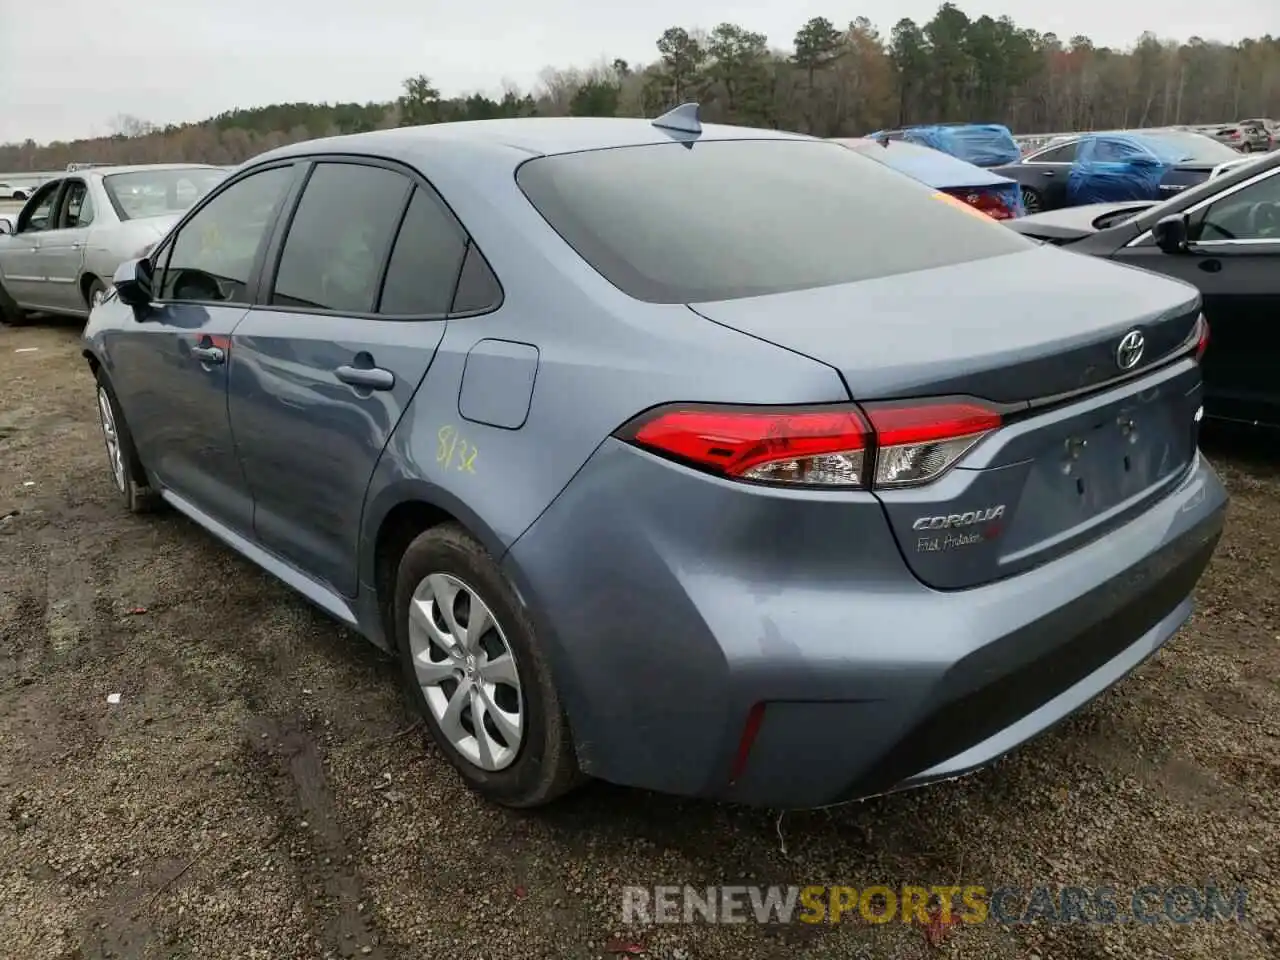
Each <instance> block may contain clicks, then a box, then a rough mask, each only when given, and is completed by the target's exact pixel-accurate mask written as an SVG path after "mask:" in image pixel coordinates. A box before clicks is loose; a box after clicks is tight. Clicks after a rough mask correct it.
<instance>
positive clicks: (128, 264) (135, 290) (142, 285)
mask: <svg viewBox="0 0 1280 960" xmlns="http://www.w3.org/2000/svg"><path fill="white" fill-rule="evenodd" d="M151 279H152V270H151V261H150V260H148V259H147V258H146V257H143V258H142V259H141V260H126V261H125V262H124V263H122V264H120V266H119V267H117V268H116V274H115V276H114V277H113V278H112V280H111V282H112V284H113V285H114V286H115V288H116V296H118V297H119V298H120V301H121V302H122V303H127V304H128V305H129V306H131V307H145V306H146V305H147V304H149V303H150V302H151V298H152V289H151Z"/></svg>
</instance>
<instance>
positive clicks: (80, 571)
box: [0, 323, 1280, 960]
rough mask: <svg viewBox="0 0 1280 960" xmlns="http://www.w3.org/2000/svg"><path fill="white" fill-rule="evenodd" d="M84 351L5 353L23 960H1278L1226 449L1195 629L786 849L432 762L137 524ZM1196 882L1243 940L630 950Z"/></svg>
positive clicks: (1267, 541)
mask: <svg viewBox="0 0 1280 960" xmlns="http://www.w3.org/2000/svg"><path fill="white" fill-rule="evenodd" d="M77 333H78V330H77V329H76V327H75V325H61V324H54V323H50V324H48V325H44V326H33V327H26V328H22V329H16V330H8V329H0V516H5V515H6V514H8V515H9V516H7V518H6V519H4V520H3V521H0V943H3V944H4V945H5V946H4V947H3V948H0V952H3V953H4V954H5V955H7V956H11V957H22V958H24V960H31V958H43V957H50V958H66V960H71V958H77V960H89V958H100V957H101V958H105V957H118V958H120V957H126V958H160V957H164V958H188V957H190V958H195V957H215V958H222V957H228V958H230V957H239V958H264V960H283V958H290V957H299V958H304V957H305V958H320V957H326V958H327V957H347V956H354V957H373V958H406V960H407V958H435V957H445V956H450V957H459V958H464V957H485V958H493V960H497V958H521V957H555V958H566V960H575V958H588V957H599V956H605V955H607V954H609V953H616V952H617V951H618V949H619V948H621V947H631V946H633V945H634V948H635V950H634V951H632V953H631V954H630V955H640V954H637V953H636V952H635V951H639V950H643V951H644V952H643V956H646V957H661V958H669V960H677V958H678V960H703V958H710V960H715V958H733V960H752V958H780V960H781V958H794V957H814V958H818V957H832V958H834V957H848V958H855V957H872V956H880V957H895V958H906V960H910V958H913V957H926V956H946V957H966V958H981V960H1003V958H1026V957H1039V958H1043V960H1049V958H1053V957H1063V958H1076V957H1083V958H1101V957H1114V956H1137V957H1178V958H1214V960H1224V958H1231V957H1235V958H1251V957H1275V956H1276V955H1277V951H1278V950H1280V939H1278V938H1280V909H1278V908H1280V874H1278V873H1277V866H1276V857H1275V854H1276V851H1277V849H1280V843H1278V841H1280V819H1278V816H1277V814H1278V813H1280V761H1278V760H1277V749H1276V748H1277V745H1278V744H1280V719H1278V718H1280V686H1278V685H1277V653H1276V651H1277V643H1276V641H1277V640H1280V590H1278V589H1277V586H1278V584H1277V578H1278V575H1277V565H1276V560H1277V553H1278V552H1280V519H1277V510H1276V507H1277V503H1280V466H1278V465H1277V462H1276V461H1275V460H1272V461H1267V460H1265V459H1259V458H1258V456H1257V455H1256V454H1250V453H1249V451H1248V449H1247V448H1245V447H1242V446H1241V444H1240V443H1239V441H1231V442H1230V443H1228V444H1226V445H1223V446H1221V448H1215V449H1214V451H1213V456H1214V459H1215V461H1216V462H1217V464H1218V465H1219V467H1220V469H1221V470H1222V473H1223V475H1224V476H1225V478H1226V480H1227V483H1228V484H1229V486H1230V487H1231V490H1232V493H1233V494H1234V503H1233V508H1232V514H1231V519H1230V524H1229V528H1228V532H1227V536H1226V538H1225V540H1224V541H1223V543H1222V545H1221V547H1220V548H1219V550H1218V555H1217V557H1216V559H1215V561H1214V563H1213V566H1212V568H1211V570H1210V571H1209V573H1208V575H1207V576H1206V578H1205V579H1204V581H1203V582H1202V584H1201V587H1200V590H1199V606H1198V613H1197V615H1196V617H1195V619H1194V620H1193V621H1192V622H1191V624H1190V625H1189V626H1188V627H1187V628H1186V629H1185V630H1184V631H1183V632H1182V633H1181V634H1180V635H1179V636H1178V637H1177V638H1176V639H1175V640H1174V641H1173V642H1172V643H1171V644H1170V645H1169V646H1168V647H1167V648H1166V649H1165V651H1164V652H1162V653H1161V654H1160V655H1159V656H1158V657H1156V658H1155V659H1153V660H1152V661H1151V662H1150V663H1148V664H1147V665H1146V666H1144V667H1143V668H1142V669H1141V670H1140V671H1138V672H1137V673H1136V674H1135V675H1134V676H1133V677H1131V678H1130V679H1129V680H1128V681H1126V682H1125V683H1123V684H1121V685H1120V687H1119V688H1118V689H1116V690H1114V691H1112V692H1111V693H1110V694H1108V695H1107V696H1104V697H1103V698H1102V699H1101V700H1100V701H1099V702H1097V703H1095V704H1094V705H1092V706H1091V707H1090V708H1088V709H1087V710H1085V711H1084V712H1083V713H1082V714H1080V715H1079V716H1077V717H1076V718H1075V719H1073V720H1072V721H1071V722H1069V723H1067V724H1066V725H1064V726H1063V727H1061V728H1060V729H1058V730H1056V731H1054V732H1052V733H1050V734H1048V735H1046V736H1045V737H1043V738H1041V739H1040V740H1038V741H1036V742H1035V743H1033V744H1030V745H1028V746H1027V747H1026V748H1025V749H1023V750H1021V751H1019V752H1018V753H1016V754H1015V755H1014V756H1012V757H1010V758H1008V759H1006V760H1005V761H1004V762H1002V763H1000V764H998V765H997V766H996V767H995V768H993V769H990V770H987V771H984V772H982V773H979V774H977V775H975V776H972V777H969V778H967V779H964V780H960V781H956V782H953V783H949V784H945V785H942V786H938V787H934V788H930V789H926V790H920V791H914V792H911V793H908V794H904V795H898V796H894V797H889V798H881V799H879V800H874V801H869V802H867V803H864V804H857V805H852V806H848V807H845V808H841V809H836V810H829V811H820V812H813V813H805V814H788V815H787V816H786V817H785V818H783V819H782V820H781V821H779V820H778V819H777V818H776V817H775V816H773V815H771V814H769V813H767V812H758V811H749V810H740V809H733V808H728V807H722V806H716V805H711V804H704V803H693V802H684V801H679V800H674V799H669V798H665V797H656V796H652V795H648V794H644V793H640V792H636V791H628V790H622V789H617V788H612V787H607V786H604V785H592V786H589V787H587V788H586V789H584V790H583V791H581V792H580V793H578V794H575V795H573V796H571V797H570V798H568V799H566V800H565V801H564V802H563V803H561V804H560V805H558V806H556V807H555V808H553V809H551V810H549V811H544V812H539V813H533V814H515V813H510V812H506V811H503V810H499V809H495V808H493V807H490V806H486V805H485V804H483V803H481V802H479V801H477V800H476V799H475V798H474V797H473V796H472V795H471V794H470V793H468V792H467V791H466V790H465V789H463V788H462V787H461V786H460V785H459V783H458V781H457V779H456V778H455V776H454V775H453V774H452V772H451V771H450V769H449V768H448V767H447V765H446V764H445V762H444V761H443V760H442V758H440V757H439V756H438V755H437V754H436V753H435V752H434V751H433V750H432V749H430V748H427V747H424V744H423V742H422V738H421V735H420V732H419V731H418V730H416V729H414V728H413V726H412V724H411V720H410V716H409V714H408V712H407V711H406V710H405V709H404V708H402V706H401V705H400V702H399V699H398V695H397V692H396V689H395V684H394V667H393V665H392V664H391V663H390V662H389V661H388V660H386V659H385V658H384V657H382V656H381V655H380V654H379V653H377V652H376V651H375V650H374V649H373V648H372V647H370V646H368V645H367V644H365V643H364V642H363V641H362V640H360V639H358V638H356V637H355V636H353V635H351V634H349V633H347V632H345V631H344V630H342V629H340V628H339V627H337V626H335V625H334V624H333V623H331V622H329V621H327V620H326V619H324V617H323V616H321V615H320V614H318V613H316V612H314V611H313V610H312V609H311V608H309V607H308V606H307V605H305V604H304V603H303V602H302V601H301V600H299V599H297V598H295V597H294V596H293V595H291V594H290V593H289V592H288V591H287V590H286V589H285V588H284V587H282V586H280V585H278V584H277V583H276V582H275V581H273V580H272V579H270V578H269V577H268V576H266V575H265V574H263V573H260V572H259V571H258V570H257V569H256V568H254V567H252V566H250V565H249V564H248V563H247V562H245V561H242V560H240V559H239V558H238V557H236V556H234V555H232V554H231V553H230V552H229V551H227V550H226V549H224V548H223V547H221V546H220V545H219V544H218V543H216V542H215V541H214V540H213V539H212V538H210V537H209V536H207V535H205V534H204V533H203V532H202V531H200V530H199V529H197V528H196V527H194V526H193V525H191V524H190V523H188V522H186V521H185V520H183V519H181V518H179V517H176V516H173V515H165V514H161V515H158V516H155V517H150V518H137V517H132V516H129V515H127V514H126V513H124V512H123V510H122V509H121V508H120V507H119V506H118V505H117V503H116V502H115V500H114V499H113V491H112V488H111V487H110V484H109V480H108V475H107V470H106V463H105V458H104V454H103V450H102V445H101V441H100V439H99V434H98V427H97V422H96V419H95V414H94V410H93V404H92V400H91V397H92V393H91V379H90V377H89V375H88V372H87V370H86V369H85V366H84V364H83V362H82V361H81V360H80V358H79V356H78V346H77V340H76V337H77ZM30 348H35V349H34V350H31V349H30ZM18 351H21V352H18ZM111 694H120V699H119V702H118V703H114V704H113V703H109V702H108V696H109V695H111ZM1210 880H1216V881H1217V882H1218V883H1219V884H1221V885H1223V886H1226V887H1229V888H1233V887H1234V886H1235V885H1236V884H1245V885H1247V886H1248V889H1249V906H1248V912H1249V917H1248V919H1247V920H1246V921H1245V922H1244V923H1235V922H1217V923H1207V922H1198V923H1192V924H1188V925H1175V924H1171V923H1162V924H1157V925H1152V926H1146V925H1137V924H1125V925H1090V926H1078V925H1072V926H1056V925H1054V926H1047V925H1044V924H1036V925H1031V926H1020V925H1014V926H1001V925H999V924H996V923H988V924H983V925H980V926H962V927H952V928H949V929H948V930H946V931H945V936H944V937H942V938H941V942H940V943H933V942H931V940H930V939H929V938H928V937H926V933H925V930H924V929H923V928H922V927H919V926H911V925H906V924H903V923H901V922H895V923H893V924H885V925H873V924H868V923H865V922H856V923H843V924H838V925H822V926H812V927H810V926H803V925H799V924H796V925H791V926H787V927H779V926H777V925H774V926H759V925H754V924H752V925H740V926H728V925H709V924H705V923H699V924H696V925H693V926H663V927H659V928H648V929H643V928H642V929H634V928H632V929H627V928H623V927H622V925H621V902H622V899H621V896H622V895H621V888H622V886H623V885H624V884H627V883H639V884H645V885H652V884H658V883H674V884H683V883H689V884H693V885H697V886H705V885H707V884H713V883H783V884H789V883H797V884H809V883H838V884H850V885H853V886H857V887H862V886H863V885H867V884H875V883H887V884H890V885H898V884H902V883H943V884H945V883H957V882H959V883H981V884H986V885H987V886H996V885H1001V884H1016V885H1024V886H1025V885H1029V884H1032V883H1046V884H1077V885H1083V886H1095V885H1098V884H1111V885H1114V886H1115V887H1117V888H1118V889H1119V890H1121V891H1126V890H1132V889H1134V888H1136V887H1138V886H1140V885H1142V884H1148V883H1150V884H1161V885H1169V884H1177V883H1187V884H1191V885H1201V884H1204V883H1205V882H1207V881H1210ZM617 937H623V938H624V939H623V941H622V942H618V941H617V940H615V938H617Z"/></svg>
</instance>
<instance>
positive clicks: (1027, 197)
mask: <svg viewBox="0 0 1280 960" xmlns="http://www.w3.org/2000/svg"><path fill="white" fill-rule="evenodd" d="M1021 190H1022V211H1023V213H1025V214H1026V215H1027V216H1031V215H1032V214H1033V213H1043V212H1044V197H1043V196H1041V195H1040V191H1039V190H1035V189H1032V188H1031V187H1022V188H1021Z"/></svg>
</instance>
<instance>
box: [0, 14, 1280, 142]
mask: <svg viewBox="0 0 1280 960" xmlns="http://www.w3.org/2000/svg"><path fill="white" fill-rule="evenodd" d="M957 5H958V6H959V7H960V8H961V9H963V10H964V11H965V12H966V13H967V14H969V15H970V16H971V17H978V16H981V15H982V14H984V13H985V14H989V15H991V16H1000V15H1002V14H1008V15H1009V16H1011V17H1013V19H1014V20H1015V21H1016V22H1017V23H1018V24H1019V25H1021V26H1026V27H1032V28H1034V29H1036V30H1040V31H1043V32H1047V31H1053V32H1054V33H1057V34H1059V35H1060V36H1061V37H1062V38H1063V39H1066V38H1068V37H1070V36H1072V35H1073V34H1078V33H1084V34H1087V35H1089V36H1090V37H1092V38H1093V39H1094V42H1095V43H1098V44H1100V45H1101V44H1106V45H1111V46H1116V45H1127V44H1129V43H1132V42H1133V41H1134V40H1135V39H1137V37H1138V35H1139V34H1140V33H1141V32H1142V31H1143V30H1147V29H1150V30H1154V31H1156V32H1157V33H1158V34H1159V35H1160V36H1162V37H1169V38H1174V39H1179V40H1185V39H1186V38H1187V37H1190V36H1193V35H1199V36H1201V37H1204V38H1205V39H1213V40H1224V41H1228V42H1230V41H1235V40H1238V39H1240V38H1242V37H1249V36H1261V35H1262V34H1264V33H1268V32H1269V33H1272V34H1277V33H1280V0H1128V2H1119V0H1059V2H1055V0H960V2H958V3H957ZM937 7H938V0H857V2H855V3H841V2H838V0H790V2H783V0H738V2H729V0H640V2H637V3H634V4H632V3H624V2H623V0H603V2H601V0H462V2H456V0H455V2H445V0H354V2H351V0H344V2H339V0H144V2H141V3H119V4H113V3H109V2H104V0H43V2H42V3H37V2H36V0H0V143H5V142H12V141H16V140H24V139H26V138H27V137H31V138H33V139H35V140H36V141H38V142H46V141H49V140H54V139H62V140H70V139H74V138H77V137H86V136H96V135H102V134H106V133H109V132H110V128H109V121H110V120H111V118H112V117H115V116H116V115H118V114H132V115H134V116H137V117H140V118H142V119H144V120H150V121H152V122H154V123H170V122H179V121H187V120H202V119H204V118H206V117H209V116H212V115H214V114H217V113H220V112H222V111H223V110H227V109H231V108H234V107H250V106H262V105H265V104H269V103H279V102H282V101H296V100H309V101H329V102H336V101H351V100H354V101H359V102H364V101H367V100H389V99H392V98H393V97H395V96H397V95H398V94H399V92H400V81H401V80H403V79H404V78H405V77H407V76H410V75H413V74H417V73H425V74H427V75H428V76H429V77H430V78H431V79H432V81H433V82H434V83H435V84H436V86H437V87H438V88H439V89H440V90H441V92H442V93H443V94H444V95H446V96H451V95H455V94H458V93H463V92H474V91H483V92H491V93H497V92H498V91H500V90H501V87H502V83H503V81H504V79H505V80H510V81H514V82H515V83H517V84H519V85H521V86H524V87H528V86H530V85H531V84H533V83H534V82H535V80H536V78H537V75H538V72H539V71H540V70H541V69H542V68H543V67H544V66H547V65H554V66H557V67H566V66H586V65H589V64H591V63H594V62H596V61H598V60H600V59H601V58H602V57H608V58H610V59H612V58H613V57H623V58H625V59H627V60H631V61H651V60H653V59H655V58H656V56H657V54H656V51H655V48H654V41H655V40H656V39H657V38H658V36H659V34H661V33H662V31H663V30H664V29H666V28H667V27H669V26H675V25H679V26H684V27H689V28H692V27H703V28H708V29H709V28H711V27H713V26H715V25H716V24H717V23H721V22H723V21H726V20H727V21H731V22H734V23H738V24H741V25H742V26H744V27H748V28H750V29H753V30H759V31H762V32H763V33H765V34H767V35H768V37H769V40H770V42H771V43H772V44H773V45H775V46H781V47H789V46H790V44H791V40H792V38H793V37H794V36H795V32H796V28H797V27H799V26H800V24H801V23H803V22H804V21H805V20H807V19H808V18H809V17H814V16H825V17H827V18H828V19H829V20H831V21H833V22H834V23H835V24H836V25H837V26H843V25H844V24H846V23H847V22H849V21H850V20H852V19H853V18H854V17H855V16H859V15H861V16H865V17H868V18H869V19H870V20H871V21H872V22H873V23H875V24H876V26H877V27H879V28H880V29H881V30H882V31H883V32H884V33H885V34H886V35H887V34H888V32H889V29H890V28H891V27H892V26H893V24H894V23H895V22H897V20H898V19H900V18H901V17H913V18H915V19H916V20H917V21H919V22H921V23H923V22H924V21H926V20H928V19H929V18H930V17H931V16H932V14H933V12H934V11H935V10H936V9H937Z"/></svg>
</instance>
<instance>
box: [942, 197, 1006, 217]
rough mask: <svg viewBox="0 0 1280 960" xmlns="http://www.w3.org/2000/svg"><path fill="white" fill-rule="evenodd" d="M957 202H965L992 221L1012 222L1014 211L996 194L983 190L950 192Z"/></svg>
mask: <svg viewBox="0 0 1280 960" xmlns="http://www.w3.org/2000/svg"><path fill="white" fill-rule="evenodd" d="M947 192H948V193H950V194H951V196H953V197H955V198H956V199H957V200H963V201H964V202H965V203H967V204H968V205H969V206H971V207H973V209H975V210H977V211H978V212H979V213H985V214H986V215H987V216H988V217H990V218H991V219H992V220H1012V219H1013V211H1012V210H1010V209H1009V207H1008V206H1006V205H1005V202H1004V201H1003V200H1001V199H1000V197H999V196H997V195H996V194H994V193H984V192H982V191H981V190H949V191H947Z"/></svg>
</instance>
